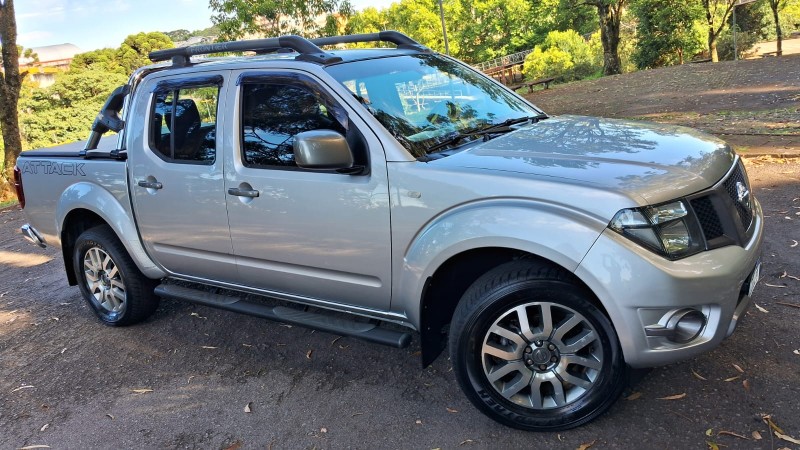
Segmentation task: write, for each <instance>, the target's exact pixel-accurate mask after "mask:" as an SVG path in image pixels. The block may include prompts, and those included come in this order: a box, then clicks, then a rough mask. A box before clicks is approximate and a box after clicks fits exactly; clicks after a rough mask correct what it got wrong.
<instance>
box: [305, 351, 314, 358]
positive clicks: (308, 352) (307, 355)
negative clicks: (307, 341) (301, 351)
mask: <svg viewBox="0 0 800 450" xmlns="http://www.w3.org/2000/svg"><path fill="white" fill-rule="evenodd" d="M312 354H314V350H309V351H307V352H306V359H311V355H312Z"/></svg>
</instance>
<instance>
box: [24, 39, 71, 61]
mask: <svg viewBox="0 0 800 450" xmlns="http://www.w3.org/2000/svg"><path fill="white" fill-rule="evenodd" d="M31 51H32V52H33V53H36V55H37V56H38V57H39V62H40V63H42V64H44V63H48V62H52V61H60V60H64V59H71V58H72V57H74V56H75V55H77V54H78V53H81V49H80V48H78V46H76V45H74V44H69V43H67V44H58V45H45V46H43V47H33V48H31ZM31 61H32V60H31V59H30V58H20V59H19V63H20V64H27V63H30V62H31Z"/></svg>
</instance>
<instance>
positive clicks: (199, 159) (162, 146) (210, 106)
mask: <svg viewBox="0 0 800 450" xmlns="http://www.w3.org/2000/svg"><path fill="white" fill-rule="evenodd" d="M154 95H155V99H154V105H153V115H152V117H151V122H150V124H151V125H150V148H151V149H153V151H154V152H156V154H157V155H159V156H161V157H162V158H163V159H165V160H167V161H173V162H184V163H195V164H213V163H214V160H215V158H216V152H217V136H216V135H217V104H218V98H219V88H218V87H217V86H203V87H190V88H182V89H170V90H166V89H165V90H159V91H156V92H155V94H154Z"/></svg>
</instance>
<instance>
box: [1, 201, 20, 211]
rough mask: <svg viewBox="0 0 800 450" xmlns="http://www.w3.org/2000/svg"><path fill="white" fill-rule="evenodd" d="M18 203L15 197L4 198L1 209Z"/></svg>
mask: <svg viewBox="0 0 800 450" xmlns="http://www.w3.org/2000/svg"><path fill="white" fill-rule="evenodd" d="M16 204H17V200H15V199H14V200H3V201H0V209H3V208H5V207H6V206H11V205H16Z"/></svg>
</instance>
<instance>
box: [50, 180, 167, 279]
mask: <svg viewBox="0 0 800 450" xmlns="http://www.w3.org/2000/svg"><path fill="white" fill-rule="evenodd" d="M125 198H126V200H127V197H125ZM126 206H127V208H126ZM78 209H84V210H87V211H90V212H92V213H94V214H97V215H98V216H100V218H101V219H103V221H105V222H106V223H107V224H108V225H109V226H110V227H111V229H112V230H114V233H115V234H116V235H117V237H118V238H119V240H120V241H121V242H122V245H123V246H125V250H127V252H128V254H129V255H130V256H131V258H132V259H133V262H134V263H136V266H137V267H138V268H139V270H141V271H142V273H143V274H144V275H145V276H146V277H148V278H152V279H159V278H164V277H165V276H166V275H167V274H166V272H164V270H162V269H161V268H160V267H159V266H157V265H156V264H155V263H154V262H153V260H152V259H150V256H148V255H147V253H146V252H145V250H144V247H143V246H142V243H141V240H140V239H139V232H138V230H137V229H136V225H135V224H134V222H133V218H132V217H133V216H132V211H131V208H130V204H127V205H123V204H122V203H121V202H120V201H119V199H118V198H116V197H115V196H114V195H113V194H111V193H110V192H109V191H107V190H106V189H103V188H102V187H100V186H98V185H96V184H93V183H88V182H79V183H75V184H73V185H71V186H69V187H67V188H66V189H65V190H64V192H63V193H62V194H61V197H60V198H59V199H58V202H57V204H56V214H55V218H56V231H57V233H58V236H61V234H62V233H63V231H64V230H63V228H64V221H65V220H66V218H67V216H68V215H69V214H70V213H71V212H73V211H75V210H78Z"/></svg>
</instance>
